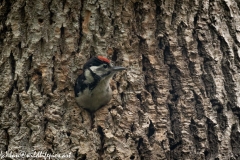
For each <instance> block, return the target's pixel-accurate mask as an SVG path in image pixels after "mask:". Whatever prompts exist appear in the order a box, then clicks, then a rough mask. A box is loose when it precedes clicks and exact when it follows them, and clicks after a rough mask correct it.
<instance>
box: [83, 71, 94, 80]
mask: <svg viewBox="0 0 240 160" xmlns="http://www.w3.org/2000/svg"><path fill="white" fill-rule="evenodd" d="M84 76H85V78H86V80H85V81H84V83H92V82H93V81H94V78H93V76H92V74H91V72H90V71H89V70H88V69H87V70H86V71H85V72H84Z"/></svg>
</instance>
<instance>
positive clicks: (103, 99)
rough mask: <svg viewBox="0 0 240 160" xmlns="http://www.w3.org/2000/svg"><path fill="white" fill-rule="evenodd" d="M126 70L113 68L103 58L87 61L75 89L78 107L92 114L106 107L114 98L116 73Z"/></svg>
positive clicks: (118, 67)
mask: <svg viewBox="0 0 240 160" xmlns="http://www.w3.org/2000/svg"><path fill="white" fill-rule="evenodd" d="M125 69H126V68H125V67H121V66H112V65H111V64H110V60H109V59H107V58H106V57H103V56H97V57H93V58H91V59H90V60H89V61H87V62H86V63H85V64H84V66H83V73H82V74H81V75H79V76H78V78H77V80H76V83H75V87H74V91H75V97H76V102H77V103H78V105H79V106H81V107H83V108H85V109H86V110H88V111H90V112H94V111H96V110H97V109H99V108H100V107H102V106H104V105H106V104H107V103H108V102H109V101H110V100H111V98H112V89H111V87H110V81H111V78H112V77H113V75H114V74H115V73H117V72H119V71H122V70H125Z"/></svg>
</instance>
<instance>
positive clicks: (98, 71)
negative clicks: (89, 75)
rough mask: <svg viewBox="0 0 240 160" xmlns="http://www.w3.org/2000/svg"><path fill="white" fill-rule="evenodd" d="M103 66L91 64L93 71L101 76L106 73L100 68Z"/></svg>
mask: <svg viewBox="0 0 240 160" xmlns="http://www.w3.org/2000/svg"><path fill="white" fill-rule="evenodd" d="M101 67H102V66H91V67H90V69H91V70H92V71H93V73H95V74H96V75H98V76H100V77H101V76H102V75H104V73H105V72H103V70H101V69H100V68H101Z"/></svg>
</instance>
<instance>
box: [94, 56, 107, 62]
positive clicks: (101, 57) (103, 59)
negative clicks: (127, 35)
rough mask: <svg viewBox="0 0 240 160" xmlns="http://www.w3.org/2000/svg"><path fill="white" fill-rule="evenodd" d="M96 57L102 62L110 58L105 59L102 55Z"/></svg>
mask: <svg viewBox="0 0 240 160" xmlns="http://www.w3.org/2000/svg"><path fill="white" fill-rule="evenodd" d="M97 58H98V59H99V60H100V61H103V62H106V63H110V60H109V59H107V58H106V57H103V56H97Z"/></svg>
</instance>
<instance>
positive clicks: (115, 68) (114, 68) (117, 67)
mask: <svg viewBox="0 0 240 160" xmlns="http://www.w3.org/2000/svg"><path fill="white" fill-rule="evenodd" d="M122 70H126V68H125V67H121V66H114V67H112V71H116V72H118V71H122Z"/></svg>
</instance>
